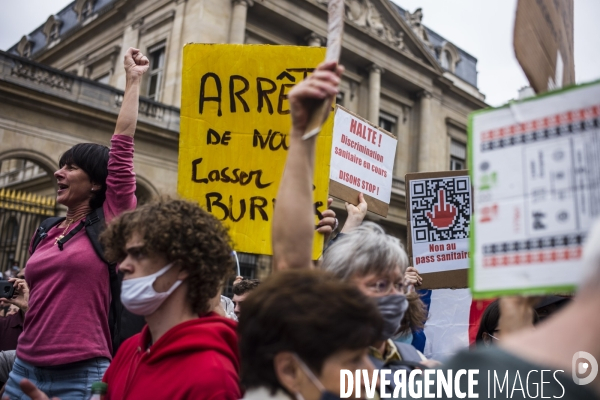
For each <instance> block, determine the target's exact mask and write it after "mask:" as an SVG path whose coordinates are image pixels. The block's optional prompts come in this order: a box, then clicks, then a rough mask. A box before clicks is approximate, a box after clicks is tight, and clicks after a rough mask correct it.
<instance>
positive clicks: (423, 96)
mask: <svg viewBox="0 0 600 400" xmlns="http://www.w3.org/2000/svg"><path fill="white" fill-rule="evenodd" d="M432 97H433V95H432V94H431V92H429V91H427V90H421V91H419V92H417V99H420V100H422V99H427V100H430V99H431V98H432Z"/></svg>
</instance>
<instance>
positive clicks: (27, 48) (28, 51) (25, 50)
mask: <svg viewBox="0 0 600 400" xmlns="http://www.w3.org/2000/svg"><path fill="white" fill-rule="evenodd" d="M31 47H32V46H31V42H27V43H26V44H25V47H23V54H22V56H23V57H25V58H29V57H31Z"/></svg>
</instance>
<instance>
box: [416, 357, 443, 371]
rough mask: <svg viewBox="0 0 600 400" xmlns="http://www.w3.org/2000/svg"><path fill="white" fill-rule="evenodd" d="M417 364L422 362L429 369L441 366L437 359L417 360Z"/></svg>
mask: <svg viewBox="0 0 600 400" xmlns="http://www.w3.org/2000/svg"><path fill="white" fill-rule="evenodd" d="M419 364H422V365H423V366H425V367H427V368H430V369H437V368H439V367H441V366H442V363H441V362H439V361H438V360H432V359H429V360H421V361H419Z"/></svg>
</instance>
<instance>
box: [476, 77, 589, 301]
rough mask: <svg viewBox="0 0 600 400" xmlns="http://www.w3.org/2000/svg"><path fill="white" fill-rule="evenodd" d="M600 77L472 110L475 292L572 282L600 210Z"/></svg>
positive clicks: (551, 288) (541, 289)
mask: <svg viewBox="0 0 600 400" xmlns="http://www.w3.org/2000/svg"><path fill="white" fill-rule="evenodd" d="M599 99H600V83H594V84H589V85H584V86H579V87H575V88H572V89H569V90H565V91H561V92H557V93H554V94H550V95H545V96H542V97H539V98H534V99H528V100H525V101H523V102H519V103H513V104H511V105H509V106H506V107H503V108H500V109H496V110H488V111H482V112H479V113H475V114H473V116H472V117H471V122H470V124H469V140H470V146H471V151H472V154H471V163H470V165H471V166H472V168H471V174H472V175H471V176H472V180H473V185H474V187H475V192H474V197H475V202H474V203H475V214H474V215H475V217H476V220H475V230H474V233H473V238H472V247H471V252H472V253H474V254H473V259H472V262H471V270H470V273H471V280H470V282H471V283H470V285H471V288H472V290H473V293H474V296H475V297H490V296H498V295H504V294H536V293H537V294H544V293H552V292H557V291H570V290H573V289H574V288H575V287H576V285H577V284H578V283H579V282H580V280H581V275H582V271H581V265H582V263H581V256H582V248H583V242H584V241H585V238H586V235H587V232H588V230H589V229H590V227H591V225H592V223H593V220H594V219H595V218H597V217H598V216H599V215H600V185H599V182H600V136H599V133H600V129H599V127H598V126H599V117H600V100H599Z"/></svg>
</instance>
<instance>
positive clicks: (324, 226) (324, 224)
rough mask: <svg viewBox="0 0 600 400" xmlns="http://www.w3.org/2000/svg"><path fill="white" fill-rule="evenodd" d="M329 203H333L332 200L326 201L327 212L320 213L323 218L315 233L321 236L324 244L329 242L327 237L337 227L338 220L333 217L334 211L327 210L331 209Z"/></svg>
mask: <svg viewBox="0 0 600 400" xmlns="http://www.w3.org/2000/svg"><path fill="white" fill-rule="evenodd" d="M331 203H333V199H331V198H330V199H327V210H325V211H323V212H322V213H321V215H322V216H323V218H322V219H321V220H320V221H319V224H318V225H317V232H319V233H322V234H323V236H324V240H325V243H327V242H329V237H330V236H331V234H332V233H333V231H335V230H336V229H337V227H338V220H337V218H336V217H335V211H333V210H332V209H331V208H329V207H331Z"/></svg>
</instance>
